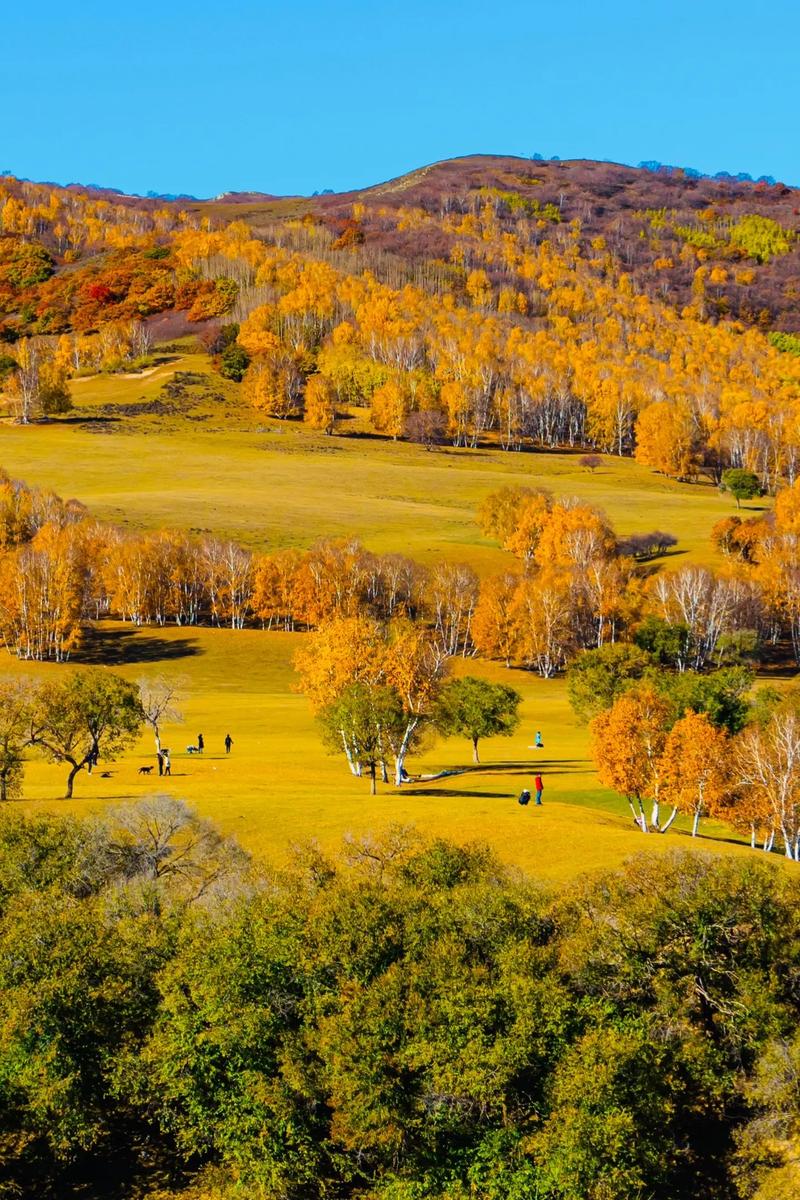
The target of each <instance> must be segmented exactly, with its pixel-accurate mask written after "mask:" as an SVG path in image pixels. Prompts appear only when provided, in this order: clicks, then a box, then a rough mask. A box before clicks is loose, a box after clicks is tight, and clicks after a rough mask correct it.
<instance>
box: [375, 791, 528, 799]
mask: <svg viewBox="0 0 800 1200" xmlns="http://www.w3.org/2000/svg"><path fill="white" fill-rule="evenodd" d="M516 794H517V793H516V792H465V791H462V790H461V789H460V788H414V789H413V790H412V789H410V788H403V789H402V790H400V789H399V788H398V789H397V790H396V791H395V795H396V796H436V797H441V798H443V799H452V800H463V799H465V798H467V797H469V798H470V799H474V800H513V799H514V798H515V797H516Z"/></svg>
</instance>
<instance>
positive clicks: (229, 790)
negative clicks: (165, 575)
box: [2, 623, 751, 879]
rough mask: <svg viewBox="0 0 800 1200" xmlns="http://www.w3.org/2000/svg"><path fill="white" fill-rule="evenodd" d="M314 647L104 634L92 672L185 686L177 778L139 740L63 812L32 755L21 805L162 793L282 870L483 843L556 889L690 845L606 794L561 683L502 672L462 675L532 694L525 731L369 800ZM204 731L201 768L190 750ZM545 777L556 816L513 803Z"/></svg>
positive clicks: (247, 635) (435, 752) (248, 635)
mask: <svg viewBox="0 0 800 1200" xmlns="http://www.w3.org/2000/svg"><path fill="white" fill-rule="evenodd" d="M304 636H305V635H300V634H281V633H264V632H261V631H258V630H244V631H230V630H209V629H195V630H186V629H166V630H158V631H155V630H151V629H140V630H134V629H133V628H131V627H130V626H123V625H120V624H117V623H108V624H105V625H103V626H102V627H101V628H100V629H99V631H98V633H97V634H96V636H95V637H93V638H92V639H91V640H90V642H89V644H88V645H87V647H86V651H85V653H84V655H83V659H84V661H102V662H104V663H108V664H110V665H111V666H112V667H113V669H115V670H118V671H119V672H120V673H121V674H123V675H125V676H126V677H127V678H129V679H133V680H136V679H140V678H142V677H144V676H147V675H152V674H154V673H158V672H162V671H167V672H168V673H169V674H170V676H172V677H175V676H179V677H182V678H183V680H184V685H185V702H184V705H183V715H184V718H185V719H184V722H183V723H182V724H181V725H173V726H170V727H168V728H166V729H165V730H164V731H163V740H164V744H165V745H168V746H169V747H170V749H171V751H172V755H173V774H172V776H171V778H169V779H166V778H165V779H158V778H157V777H155V776H154V775H153V776H145V777H143V776H140V775H139V774H138V768H139V766H140V765H150V764H152V763H154V762H155V757H154V748H153V741H152V737H151V736H149V735H148V736H143V737H142V738H141V739H140V741H139V744H138V745H137V746H136V747H135V748H134V749H133V750H132V751H131V752H130V753H129V754H127V755H126V756H125V757H124V758H123V759H121V761H119V762H117V763H113V764H106V763H101V767H100V769H101V770H104V769H108V770H111V772H112V775H111V778H109V779H102V778H101V777H100V774H99V772H98V773H95V774H94V775H92V776H88V775H86V774H85V773H83V774H81V775H80V776H79V777H78V780H77V784H76V799H75V800H74V801H71V802H67V801H61V800H59V799H58V797H59V796H60V795H61V794H62V792H63V782H64V778H65V774H66V772H65V771H64V770H63V768H61V767H59V766H56V765H52V764H49V763H45V762H43V761H42V760H41V759H38V758H31V760H30V761H29V763H28V766H27V773H26V786H25V796H26V799H25V801H24V802H23V803H24V805H25V807H26V808H28V809H43V808H44V809H53V808H56V809H58V810H59V811H70V812H76V813H86V812H91V811H97V810H100V809H102V808H104V807H105V806H107V805H109V804H114V803H120V802H126V801H128V800H131V799H135V798H137V797H142V796H145V795H149V794H152V793H153V792H155V791H163V792H167V793H171V794H173V795H176V796H180V797H182V798H184V799H186V800H187V801H188V802H189V803H190V804H192V805H193V806H195V807H196V808H197V809H198V810H199V811H200V812H201V813H203V814H205V815H207V816H209V817H212V818H213V819H214V820H215V821H216V822H217V823H218V824H219V825H220V826H221V827H222V828H223V829H225V830H226V831H228V832H230V833H234V834H236V836H237V837H238V838H239V839H240V840H241V842H242V843H243V844H244V845H245V846H246V847H247V848H248V849H250V850H251V851H252V852H253V853H255V854H257V855H259V856H263V857H266V858H268V859H270V860H273V861H279V860H281V859H283V858H284V857H285V856H286V854H287V853H288V852H289V850H290V847H291V846H292V845H293V844H298V843H303V842H306V841H308V840H309V839H315V840H316V841H318V842H319V844H320V845H321V846H322V847H323V848H331V849H332V848H334V847H336V846H337V845H338V844H339V843H340V841H341V838H342V837H343V836H344V835H346V834H353V835H359V834H366V833H368V832H370V831H373V832H376V831H377V832H380V831H381V830H383V829H386V828H387V827H388V826H390V825H393V824H400V825H414V826H416V827H418V828H419V829H420V830H421V831H422V832H424V833H426V834H430V835H437V836H443V837H449V838H452V839H454V840H456V841H459V842H465V841H474V840H478V841H485V842H488V843H489V844H490V845H491V846H493V847H494V849H495V850H496V852H497V853H498V854H499V855H500V857H501V858H502V859H504V860H505V861H506V862H509V863H513V864H516V865H517V866H519V867H521V868H524V869H525V870H527V871H530V872H532V873H534V874H536V875H538V876H541V877H542V878H548V879H561V878H566V877H569V876H571V875H573V874H575V873H578V872H582V871H592V870H597V869H600V868H602V867H609V866H615V865H617V864H619V863H620V862H621V861H622V860H623V859H624V858H626V857H627V856H628V855H630V854H632V853H633V852H635V851H638V850H641V849H642V848H643V846H645V845H646V846H647V847H648V848H650V849H652V850H653V852H662V851H663V850H666V849H668V848H669V847H670V846H675V844H676V842H677V841H680V842H681V843H683V844H689V841H690V839H689V838H688V836H687V833H686V830H685V828H682V827H678V828H676V829H674V830H673V831H671V832H670V833H669V834H668V835H666V836H664V837H658V836H655V835H652V836H648V837H647V839H645V838H644V836H643V835H642V834H641V833H639V832H638V831H637V829H636V828H635V827H634V826H633V823H632V820H631V816H630V813H629V811H628V808H627V805H626V804H625V803H624V802H623V801H622V800H621V799H620V798H619V797H617V796H614V795H613V794H612V793H610V792H608V791H606V790H605V789H603V788H601V787H600V786H599V785H598V783H597V779H596V776H595V775H594V772H593V769H592V765H591V762H590V761H589V759H588V734H587V731H586V729H585V728H581V727H579V726H577V725H576V724H575V721H574V719H573V717H572V714H571V711H570V709H569V706H568V704H567V701H566V694H565V688H564V684H563V682H562V681H547V682H544V681H541V680H539V679H538V678H536V677H534V676H532V675H530V674H528V673H527V672H523V671H515V670H510V671H508V670H506V669H505V668H503V667H500V666H497V665H496V664H485V663H478V662H472V661H471V662H467V663H461V662H459V663H457V664H456V670H457V671H468V672H470V673H477V674H482V675H486V676H488V677H490V678H496V679H504V680H506V681H507V682H509V683H511V684H512V685H513V686H514V687H516V688H517V689H518V690H519V691H520V692H521V693H522V695H523V697H524V704H523V710H522V712H523V722H522V725H521V727H520V730H519V731H518V733H517V734H516V735H515V736H514V737H512V738H508V739H494V740H492V741H487V742H485V743H484V744H482V746H481V759H482V762H481V764H480V766H479V767H478V768H475V769H472V768H471V747H470V746H469V745H468V744H467V742H466V741H463V742H462V741H459V740H452V739H449V740H446V741H437V742H434V743H433V744H432V745H430V746H429V747H428V748H427V749H426V750H425V751H424V752H423V753H422V754H420V755H418V756H416V757H415V758H414V760H413V761H412V762H411V763H410V766H411V769H412V771H413V772H414V773H426V774H427V773H433V772H436V771H439V770H441V769H443V768H453V767H461V766H469V769H468V770H467V771H466V773H464V774H461V775H455V776H450V777H445V778H443V779H441V780H437V781H435V782H431V783H421V784H418V785H413V786H410V787H405V788H403V789H397V788H395V787H394V786H392V785H380V784H379V794H378V795H377V796H376V797H372V796H370V794H369V785H368V782H367V781H366V780H360V779H354V778H353V777H352V776H351V775H350V774H349V772H348V771H347V768H346V764H345V762H344V759H343V758H342V757H336V758H331V757H329V756H327V755H326V754H325V753H324V751H323V749H322V746H321V744H320V740H319V737H318V735H317V731H316V729H315V727H314V722H313V719H312V717H311V715H310V712H309V709H308V705H307V703H306V701H305V699H304V698H303V697H302V696H300V695H298V694H297V693H296V692H294V691H293V690H292V688H293V682H294V676H293V670H292V659H293V657H294V654H295V652H296V650H297V648H298V647H299V646H300V645H301V644H302V642H303V638H304ZM2 667H3V669H4V670H12V671H21V672H24V673H30V674H32V675H34V676H37V677H42V676H48V675H53V674H56V673H58V672H59V671H61V670H63V668H59V667H56V666H49V665H41V666H39V665H37V666H27V665H22V664H17V663H16V662H15V661H14V660H11V659H7V660H6V661H5V662H3V664H2ZM536 729H541V730H542V733H543V736H544V741H545V749H544V751H543V752H541V753H539V754H537V753H536V752H534V750H533V749H532V748H531V746H532V743H533V735H534V733H535V730H536ZM200 732H202V733H203V735H204V738H205V743H206V751H205V753H204V755H203V757H202V758H200V757H199V756H197V755H189V754H187V752H186V747H187V746H188V745H190V744H194V742H195V741H196V737H197V734H198V733H200ZM228 732H230V734H231V736H232V737H233V739H234V747H233V752H232V754H231V755H230V757H228V756H226V754H225V751H224V745H223V740H224V737H225V734H226V733H228ZM536 770H540V771H541V772H542V774H543V777H544V781H545V804H544V805H543V807H542V808H536V807H534V805H533V804H531V805H530V806H528V807H527V808H522V807H520V806H519V805H518V804H517V796H518V795H519V792H520V791H521V790H522V788H523V787H531V785H532V781H533V775H534V773H535V771H536ZM703 832H704V833H705V834H708V835H713V838H714V840H713V841H712V840H710V838H707V837H704V838H703V839H701V843H700V844H701V845H702V846H703V847H704V848H708V847H713V848H714V849H716V850H720V851H726V852H733V853H751V852H750V851H749V850H745V849H744V847H742V846H741V845H739V844H738V843H737V842H736V841H735V840H726V839H730V838H731V835H730V834H729V833H726V832H725V831H723V830H721V829H720V828H718V827H711V826H709V827H708V828H707V829H704V830H703Z"/></svg>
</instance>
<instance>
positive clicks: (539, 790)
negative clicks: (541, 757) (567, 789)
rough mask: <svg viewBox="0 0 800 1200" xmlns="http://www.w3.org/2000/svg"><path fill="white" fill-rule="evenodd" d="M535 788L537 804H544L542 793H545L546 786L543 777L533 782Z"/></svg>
mask: <svg viewBox="0 0 800 1200" xmlns="http://www.w3.org/2000/svg"><path fill="white" fill-rule="evenodd" d="M533 787H534V791H535V792H536V803H537V804H541V803H542V792H543V791H544V784H543V783H542V777H541V775H537V776H536V778H535V779H534V781H533Z"/></svg>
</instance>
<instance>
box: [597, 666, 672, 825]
mask: <svg viewBox="0 0 800 1200" xmlns="http://www.w3.org/2000/svg"><path fill="white" fill-rule="evenodd" d="M670 719H671V706H670V704H669V702H668V701H667V700H665V699H664V697H663V696H661V695H659V693H658V692H656V691H655V689H654V688H651V687H641V688H636V689H635V690H633V691H630V692H626V693H625V694H624V695H622V696H620V697H619V699H618V700H616V701H615V702H614V704H613V705H612V707H611V708H609V709H608V710H607V711H606V712H603V713H600V714H599V716H597V717H595V719H594V720H593V721H592V723H591V726H590V729H591V734H592V755H593V757H594V762H595V766H596V767H597V773H598V775H599V776H600V782H601V783H604V784H606V786H607V787H612V788H614V790H615V791H617V792H621V793H622V795H623V796H625V797H626V799H627V801H628V803H629V804H630V806H631V812H632V813H633V819H634V821H635V822H636V824H637V825H638V826H639V828H640V829H641V830H642V833H648V832H649V831H650V829H651V828H652V829H653V830H655V831H657V832H659V833H665V832H666V830H667V829H669V827H670V825H671V824H672V822H673V821H674V820H675V817H676V816H677V809H673V812H672V815H671V816H670V817H669V818H668V820H667V821H666V823H665V824H664V825H661V824H660V822H659V790H660V784H661V765H662V756H663V753H664V746H665V744H666V740H667V733H668V731H669V727H670ZM645 800H650V801H651V802H652V805H653V809H652V816H651V820H650V824H648V821H647V817H646V816H645V811H644V802H645Z"/></svg>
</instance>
